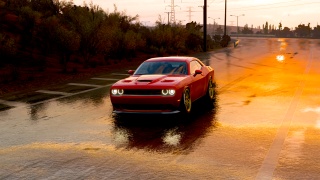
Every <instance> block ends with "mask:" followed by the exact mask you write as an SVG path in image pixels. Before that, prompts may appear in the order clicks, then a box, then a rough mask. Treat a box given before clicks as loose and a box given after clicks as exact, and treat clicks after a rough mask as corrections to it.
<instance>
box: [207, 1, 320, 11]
mask: <svg viewBox="0 0 320 180" xmlns="http://www.w3.org/2000/svg"><path fill="white" fill-rule="evenodd" d="M274 4H279V3H274ZM274 4H269V5H263V6H271V5H274ZM310 4H320V2H310V3H303V4H292V5H283V6H274V7H261V6H246V7H237V8H230V9H229V10H232V11H243V10H244V9H245V11H248V10H249V11H254V10H261V9H276V8H283V7H293V6H303V5H310ZM255 7H258V8H255ZM259 7H261V8H259ZM212 11H215V12H217V11H223V10H221V9H219V10H212Z"/></svg>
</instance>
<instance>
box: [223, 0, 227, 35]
mask: <svg viewBox="0 0 320 180" xmlns="http://www.w3.org/2000/svg"><path fill="white" fill-rule="evenodd" d="M224 35H227V0H225V3H224Z"/></svg>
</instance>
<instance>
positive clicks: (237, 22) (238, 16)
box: [230, 14, 244, 39]
mask: <svg viewBox="0 0 320 180" xmlns="http://www.w3.org/2000/svg"><path fill="white" fill-rule="evenodd" d="M230 16H235V17H237V39H238V36H239V26H238V18H239V16H244V14H241V15H238V16H236V15H230Z"/></svg>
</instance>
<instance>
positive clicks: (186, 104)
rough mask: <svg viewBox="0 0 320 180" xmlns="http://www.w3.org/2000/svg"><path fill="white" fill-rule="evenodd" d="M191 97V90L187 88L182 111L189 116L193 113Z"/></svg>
mask: <svg viewBox="0 0 320 180" xmlns="http://www.w3.org/2000/svg"><path fill="white" fill-rule="evenodd" d="M191 106H192V101H191V96H190V89H189V88H186V89H185V90H184V91H183V94H182V97H181V111H182V113H183V114H189V113H190V112H191Z"/></svg>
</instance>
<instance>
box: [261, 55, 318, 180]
mask: <svg viewBox="0 0 320 180" xmlns="http://www.w3.org/2000/svg"><path fill="white" fill-rule="evenodd" d="M312 59H313V57H312V52H310V58H309V59H308V64H307V66H306V69H305V71H304V73H303V75H302V79H301V81H300V83H299V86H298V87H297V89H296V91H295V94H294V96H293V98H292V100H291V103H290V106H289V108H288V110H287V113H286V115H285V117H284V119H283V120H282V123H281V126H280V128H279V129H278V132H277V135H276V137H275V139H274V140H273V143H272V145H271V147H270V149H269V152H268V153H267V156H266V157H265V159H264V161H263V163H262V165H261V168H260V170H259V172H258V175H257V176H256V179H257V180H270V179H272V178H273V172H274V170H275V169H276V167H277V164H278V160H279V156H280V153H281V150H282V147H283V144H284V142H285V139H286V137H287V134H288V132H289V129H290V125H291V121H292V118H293V116H294V113H295V111H296V108H297V106H298V103H299V99H300V97H301V95H302V92H303V89H304V86H305V81H306V74H308V73H309V72H310V68H311V61H312Z"/></svg>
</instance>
